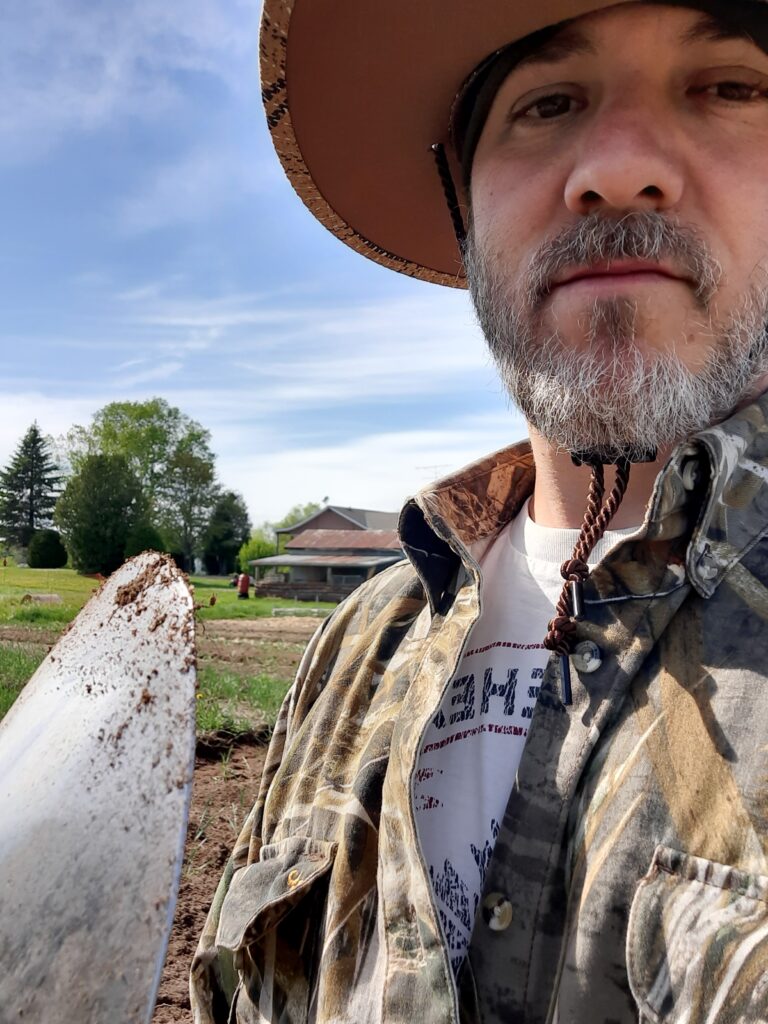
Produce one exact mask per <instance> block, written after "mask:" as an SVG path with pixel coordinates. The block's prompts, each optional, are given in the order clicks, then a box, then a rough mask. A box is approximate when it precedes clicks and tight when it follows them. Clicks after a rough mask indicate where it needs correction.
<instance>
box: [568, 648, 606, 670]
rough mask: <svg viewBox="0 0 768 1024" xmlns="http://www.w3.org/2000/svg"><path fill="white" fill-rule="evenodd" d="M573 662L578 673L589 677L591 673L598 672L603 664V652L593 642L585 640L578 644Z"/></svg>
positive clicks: (572, 656) (573, 655) (572, 658)
mask: <svg viewBox="0 0 768 1024" xmlns="http://www.w3.org/2000/svg"><path fill="white" fill-rule="evenodd" d="M571 660H572V661H573V667H574V668H575V669H576V671H577V672H583V673H584V674H586V675H589V673H590V672H597V670H598V669H599V668H600V666H601V665H602V664H603V652H602V651H601V650H600V648H599V647H598V646H597V644H594V643H592V641H591V640H583V641H582V642H581V643H580V644H576V649H575V650H574V652H573V654H572V655H571Z"/></svg>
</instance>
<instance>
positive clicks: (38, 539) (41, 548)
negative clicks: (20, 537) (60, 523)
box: [28, 530, 67, 569]
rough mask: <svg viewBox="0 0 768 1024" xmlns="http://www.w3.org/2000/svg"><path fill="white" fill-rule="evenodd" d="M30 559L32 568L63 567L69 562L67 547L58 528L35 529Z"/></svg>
mask: <svg viewBox="0 0 768 1024" xmlns="http://www.w3.org/2000/svg"><path fill="white" fill-rule="evenodd" d="M28 561H29V567H30V569H62V568H63V567H64V566H65V565H66V564H67V549H66V548H65V547H64V545H63V544H62V543H61V537H60V536H59V534H58V532H57V531H56V530H35V532H34V533H33V534H32V540H30V542H29V558H28Z"/></svg>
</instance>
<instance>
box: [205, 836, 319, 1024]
mask: <svg viewBox="0 0 768 1024" xmlns="http://www.w3.org/2000/svg"><path fill="white" fill-rule="evenodd" d="M335 854H336V844H335V843H327V842H324V841H323V840H319V839H309V838H306V837H303V836H292V837H291V838H289V839H285V840H283V841H282V842H279V843H273V844H271V845H268V846H264V847H262V849H261V853H260V858H259V860H258V861H257V862H256V863H254V864H249V865H248V866H247V867H245V868H241V869H240V870H239V871H237V872H236V873H235V875H234V877H233V879H232V884H231V886H230V888H229V891H228V892H227V895H226V897H225V898H224V902H223V904H222V908H221V915H220V918H219V928H218V932H217V934H216V944H217V945H218V946H219V947H220V948H222V949H226V950H229V951H230V952H231V953H232V956H233V960H234V965H235V967H236V968H237V970H238V973H239V976H240V985H239V987H238V989H237V992H236V993H235V998H234V1001H233V1005H232V1013H231V1016H230V1020H231V1021H232V1022H233V1024H265V1022H269V1024H278V1022H279V1024H305V1022H306V1021H307V1020H308V1015H309V1004H310V1000H311V996H312V990H313V983H314V976H315V970H316V962H317V958H318V955H319V948H318V946H319V943H320V942H321V940H322V936H321V934H320V932H321V929H322V921H323V918H324V910H323V905H324V903H325V900H326V897H327V890H328V878H329V874H330V869H331V867H332V865H333V860H334V856H335Z"/></svg>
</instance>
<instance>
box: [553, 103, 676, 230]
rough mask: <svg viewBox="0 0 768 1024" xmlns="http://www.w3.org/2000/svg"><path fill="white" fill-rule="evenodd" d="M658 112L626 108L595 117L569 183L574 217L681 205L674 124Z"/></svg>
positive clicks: (569, 202)
mask: <svg viewBox="0 0 768 1024" xmlns="http://www.w3.org/2000/svg"><path fill="white" fill-rule="evenodd" d="M658 113H659V112H658V111H651V110H643V109H638V108H637V107H634V108H633V109H627V107H626V106H623V107H621V108H616V109H614V110H613V111H609V112H605V113H604V114H602V115H601V114H598V115H597V116H596V118H595V120H594V122H593V124H592V126H591V128H590V130H589V131H588V132H587V133H586V135H585V136H583V137H582V139H581V146H580V149H579V155H578V157H577V160H576V163H575V164H574V166H573V169H572V171H571V173H570V175H569V177H568V180H567V182H566V187H565V202H566V205H567V207H568V209H569V210H570V211H571V212H572V213H578V214H582V215H584V214H589V213H597V212H602V211H606V212H608V211H615V210H670V209H672V208H674V207H675V206H676V205H677V203H679V201H680V199H681V197H682V194H683V186H684V179H683V173H682V168H681V164H680V160H679V158H678V157H677V156H676V154H675V152H674V148H675V147H674V145H673V143H672V140H671V138H670V133H669V122H668V120H667V119H666V118H664V119H661V118H659V116H658ZM665 122H666V127H667V131H666V132H665V131H664V129H663V128H662V125H664V124H665ZM665 135H666V138H665Z"/></svg>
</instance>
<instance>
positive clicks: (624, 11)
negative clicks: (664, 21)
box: [515, 3, 751, 70]
mask: <svg viewBox="0 0 768 1024" xmlns="http://www.w3.org/2000/svg"><path fill="white" fill-rule="evenodd" d="M648 10H652V11H653V13H654V14H655V15H656V16H657V17H659V18H668V19H669V21H670V27H671V30H672V32H673V33H674V35H673V41H674V43H675V44H676V45H680V46H682V47H688V46H691V45H693V44H695V43H713V42H727V41H729V40H741V41H743V40H749V41H751V38H750V35H749V32H748V30H747V29H745V28H744V27H742V26H741V25H739V24H737V23H736V22H735V21H731V20H726V19H725V18H723V17H718V16H716V15H715V14H712V13H705V12H702V11H698V10H693V9H687V8H685V7H678V6H674V7H673V6H671V5H669V6H668V5H666V4H645V3H637V4H634V3H633V4H621V5H620V6H616V7H610V8H608V9H607V10H603V11H598V12H597V13H590V14H585V15H582V16H581V17H579V18H574V19H573V20H572V21H567V22H565V23H563V25H561V26H560V27H559V28H557V29H556V30H555V32H554V33H553V34H551V35H550V36H549V37H548V38H547V37H545V38H543V39H541V40H535V41H534V40H532V45H531V48H530V49H529V50H528V52H526V53H525V54H524V55H523V56H522V57H521V58H520V60H519V61H518V62H517V63H516V65H515V70H517V69H518V68H522V67H526V66H529V65H531V64H539V63H556V62H558V61H561V60H566V59H567V58H568V57H571V56H574V55H578V54H591V55H596V54H598V53H599V37H600V33H601V29H602V27H603V26H604V25H605V23H606V22H607V21H609V20H626V21H630V20H631V19H633V18H636V17H637V16H638V14H642V13H644V12H647V11H648Z"/></svg>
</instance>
